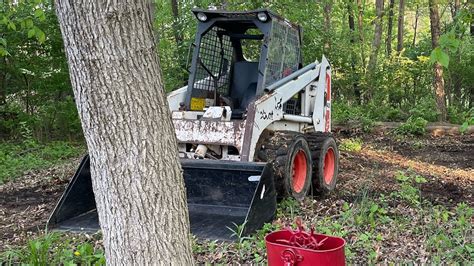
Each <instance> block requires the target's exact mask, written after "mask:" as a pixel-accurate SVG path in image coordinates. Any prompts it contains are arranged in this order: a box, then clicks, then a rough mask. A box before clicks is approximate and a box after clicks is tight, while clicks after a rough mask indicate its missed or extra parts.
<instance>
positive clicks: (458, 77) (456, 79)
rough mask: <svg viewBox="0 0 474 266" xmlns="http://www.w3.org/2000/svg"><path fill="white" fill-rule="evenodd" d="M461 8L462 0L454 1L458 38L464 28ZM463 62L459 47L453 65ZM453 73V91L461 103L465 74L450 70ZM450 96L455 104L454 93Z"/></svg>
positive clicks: (454, 17)
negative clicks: (460, 23) (460, 17)
mask: <svg viewBox="0 0 474 266" xmlns="http://www.w3.org/2000/svg"><path fill="white" fill-rule="evenodd" d="M460 9H461V1H460V0H455V1H454V13H453V21H454V25H455V29H454V30H455V33H456V38H458V39H462V30H461V29H460V28H461V27H460V26H459V25H458V20H459V18H458V14H459V12H460ZM460 62H461V49H457V50H456V53H455V54H454V56H453V65H459V63H460ZM450 72H451V73H452V74H451V80H452V83H451V84H452V87H451V92H454V102H457V103H459V104H462V100H461V98H462V91H461V90H462V88H461V87H462V81H463V75H462V74H461V73H460V72H459V71H456V70H455V71H450ZM448 95H449V96H450V102H449V104H453V101H452V98H451V97H452V96H453V95H452V93H448Z"/></svg>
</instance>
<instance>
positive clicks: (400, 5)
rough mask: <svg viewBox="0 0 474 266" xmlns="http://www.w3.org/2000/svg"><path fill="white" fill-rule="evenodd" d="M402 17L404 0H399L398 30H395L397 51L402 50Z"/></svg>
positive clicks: (403, 15)
mask: <svg viewBox="0 0 474 266" xmlns="http://www.w3.org/2000/svg"><path fill="white" fill-rule="evenodd" d="M404 18H405V0H400V2H399V5H398V32H397V52H398V53H400V52H401V51H402V50H403V34H404V27H403V26H404Z"/></svg>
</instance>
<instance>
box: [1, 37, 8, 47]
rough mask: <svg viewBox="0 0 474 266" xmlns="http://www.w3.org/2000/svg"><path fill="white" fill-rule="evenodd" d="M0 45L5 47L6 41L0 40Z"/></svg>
mask: <svg viewBox="0 0 474 266" xmlns="http://www.w3.org/2000/svg"><path fill="white" fill-rule="evenodd" d="M0 44H1V45H3V47H7V40H5V39H4V38H0Z"/></svg>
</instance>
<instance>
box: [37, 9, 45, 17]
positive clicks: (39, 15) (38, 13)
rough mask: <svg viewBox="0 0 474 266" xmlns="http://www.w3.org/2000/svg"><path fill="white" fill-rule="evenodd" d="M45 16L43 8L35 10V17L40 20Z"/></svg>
mask: <svg viewBox="0 0 474 266" xmlns="http://www.w3.org/2000/svg"><path fill="white" fill-rule="evenodd" d="M43 15H44V11H43V9H41V8H38V9H36V10H35V17H37V18H40V17H42V16H43Z"/></svg>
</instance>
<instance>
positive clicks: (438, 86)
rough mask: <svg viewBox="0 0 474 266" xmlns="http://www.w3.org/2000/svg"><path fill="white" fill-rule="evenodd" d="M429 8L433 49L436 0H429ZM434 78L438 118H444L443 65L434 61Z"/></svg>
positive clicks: (437, 29) (436, 35) (435, 43)
mask: <svg viewBox="0 0 474 266" xmlns="http://www.w3.org/2000/svg"><path fill="white" fill-rule="evenodd" d="M428 3H429V8H430V25H431V44H432V46H433V49H434V48H436V47H438V44H439V35H440V26H439V12H438V2H437V0H429V1H428ZM433 71H434V79H433V87H434V91H435V95H436V105H437V108H438V112H439V113H440V116H439V120H440V121H445V120H446V94H445V91H444V79H443V67H442V66H441V64H439V63H438V62H436V63H435V64H434V66H433Z"/></svg>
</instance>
